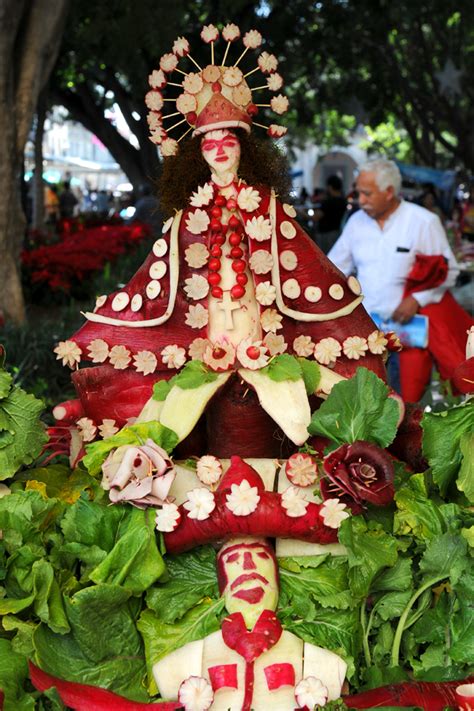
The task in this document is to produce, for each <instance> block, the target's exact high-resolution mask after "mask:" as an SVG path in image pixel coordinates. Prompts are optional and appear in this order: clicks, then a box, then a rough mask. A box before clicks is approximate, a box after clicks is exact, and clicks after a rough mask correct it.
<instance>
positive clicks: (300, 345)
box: [293, 336, 314, 358]
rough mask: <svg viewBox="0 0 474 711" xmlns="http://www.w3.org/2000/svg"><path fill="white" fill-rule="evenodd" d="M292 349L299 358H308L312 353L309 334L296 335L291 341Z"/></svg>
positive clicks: (312, 348)
mask: <svg viewBox="0 0 474 711" xmlns="http://www.w3.org/2000/svg"><path fill="white" fill-rule="evenodd" d="M293 350H294V352H295V353H296V355H298V356H300V357H301V358H309V356H311V355H313V351H314V343H313V341H312V339H311V336H298V338H295V340H294V341H293Z"/></svg>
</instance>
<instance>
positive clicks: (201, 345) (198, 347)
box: [188, 338, 212, 360]
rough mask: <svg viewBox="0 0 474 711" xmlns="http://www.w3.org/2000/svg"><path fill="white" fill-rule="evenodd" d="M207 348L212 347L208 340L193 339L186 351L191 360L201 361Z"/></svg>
mask: <svg viewBox="0 0 474 711" xmlns="http://www.w3.org/2000/svg"><path fill="white" fill-rule="evenodd" d="M208 346H212V343H211V342H210V340H209V339H208V338H195V339H194V341H192V343H191V345H190V346H189V349H188V353H189V357H190V358H191V360H202V359H203V357H204V353H205V352H206V348H207V347H208Z"/></svg>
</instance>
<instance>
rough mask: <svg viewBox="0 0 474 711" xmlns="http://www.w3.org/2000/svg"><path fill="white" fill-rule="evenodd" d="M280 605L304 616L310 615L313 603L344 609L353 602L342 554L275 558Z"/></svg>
mask: <svg viewBox="0 0 474 711" xmlns="http://www.w3.org/2000/svg"><path fill="white" fill-rule="evenodd" d="M278 565H279V573H280V605H281V606H282V607H284V606H285V605H290V606H291V608H292V610H293V612H294V613H295V614H297V615H299V616H300V617H303V618H304V619H313V618H314V615H315V611H316V604H317V605H320V606H321V607H332V608H335V610H334V614H335V615H337V614H338V613H337V611H336V610H344V609H347V608H350V607H352V606H353V605H354V599H353V595H352V593H351V591H350V590H349V581H348V578H347V572H348V565H347V558H345V557H344V556H337V557H332V556H314V557H309V558H279V559H278Z"/></svg>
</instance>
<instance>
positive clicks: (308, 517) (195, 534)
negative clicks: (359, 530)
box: [164, 457, 337, 554]
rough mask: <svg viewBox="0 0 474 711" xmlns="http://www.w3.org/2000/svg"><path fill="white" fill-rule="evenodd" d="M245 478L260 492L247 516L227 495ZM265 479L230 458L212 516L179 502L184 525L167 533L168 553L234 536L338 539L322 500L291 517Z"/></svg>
mask: <svg viewBox="0 0 474 711" xmlns="http://www.w3.org/2000/svg"><path fill="white" fill-rule="evenodd" d="M243 478H245V479H247V481H248V482H249V484H250V486H256V487H257V489H258V493H259V496H260V501H259V502H258V506H257V509H256V510H255V511H254V512H253V513H251V514H249V515H248V516H234V514H233V513H232V512H231V511H230V510H229V509H228V508H227V506H226V496H227V494H229V493H230V491H231V485H232V483H240V482H241V481H242V479H243ZM262 487H263V483H262V481H261V479H260V477H259V476H258V474H257V472H255V470H253V469H252V468H251V467H249V465H248V464H246V463H245V462H243V461H242V460H241V459H240V457H232V458H231V466H230V468H229V470H228V471H227V472H226V474H225V476H224V478H223V479H222V481H221V483H220V485H219V487H218V488H217V490H216V492H215V498H216V507H215V509H214V511H213V512H212V513H211V514H210V516H209V518H207V519H205V520H204V521H197V520H196V519H191V518H189V517H188V516H187V511H186V509H184V508H183V506H180V507H179V508H180V513H181V515H182V523H181V525H180V526H179V527H178V528H177V529H176V530H175V531H172V532H171V533H165V534H164V540H165V545H166V549H167V551H168V553H173V554H176V553H182V552H183V551H187V550H190V549H191V548H194V547H195V546H198V545H205V544H206V543H211V542H213V541H216V540H221V541H222V540H227V539H229V538H233V537H235V536H262V537H267V538H278V537H284V538H296V539H298V540H301V541H308V542H309V543H335V542H336V541H337V530H336V529H334V528H329V527H328V526H326V525H325V524H324V520H323V518H322V517H321V515H320V510H321V508H322V505H321V504H313V503H309V504H308V507H307V509H306V513H305V515H304V516H300V517H299V518H290V517H289V516H287V514H286V513H285V510H284V509H283V508H282V506H281V495H280V494H277V493H273V492H271V491H263V490H262Z"/></svg>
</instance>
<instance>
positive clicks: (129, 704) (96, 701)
mask: <svg viewBox="0 0 474 711" xmlns="http://www.w3.org/2000/svg"><path fill="white" fill-rule="evenodd" d="M29 667H30V679H31V682H32V684H33V686H34V687H35V688H36V689H38V691H46V690H47V689H51V687H55V688H56V690H57V692H58V694H59V696H60V697H61V699H62V701H63V703H64V704H65V705H66V706H68V708H71V709H74V711H111V710H112V709H113V711H142V710H143V711H146V709H160V711H177V710H178V709H182V708H183V706H182V704H180V703H179V702H178V701H162V702H159V703H154V704H141V703H139V702H138V701H130V700H129V699H126V698H125V697H123V696H119V695H118V694H114V693H113V692H112V691H108V690H107V689H101V688H100V687H98V686H90V685H88V684H78V683H76V682H74V681H65V680H64V679H59V678H58V677H55V676H52V675H51V674H47V673H46V672H44V671H42V669H40V668H39V667H37V666H36V665H35V664H33V663H32V662H29Z"/></svg>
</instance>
